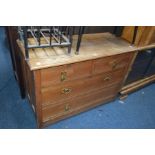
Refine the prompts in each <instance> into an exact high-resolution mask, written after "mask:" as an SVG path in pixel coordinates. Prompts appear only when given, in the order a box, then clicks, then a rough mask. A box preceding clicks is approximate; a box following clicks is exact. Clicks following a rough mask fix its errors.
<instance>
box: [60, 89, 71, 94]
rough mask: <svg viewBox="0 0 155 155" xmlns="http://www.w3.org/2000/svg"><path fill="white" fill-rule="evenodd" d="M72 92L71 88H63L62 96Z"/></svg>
mask: <svg viewBox="0 0 155 155" xmlns="http://www.w3.org/2000/svg"><path fill="white" fill-rule="evenodd" d="M71 91H72V89H71V88H63V89H62V90H61V92H62V94H69V93H70V92H71Z"/></svg>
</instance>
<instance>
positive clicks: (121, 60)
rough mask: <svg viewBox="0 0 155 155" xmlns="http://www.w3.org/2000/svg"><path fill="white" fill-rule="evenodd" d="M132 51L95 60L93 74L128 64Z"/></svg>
mask: <svg viewBox="0 0 155 155" xmlns="http://www.w3.org/2000/svg"><path fill="white" fill-rule="evenodd" d="M131 57H132V53H126V54H120V55H115V56H110V57H106V58H100V59H97V60H94V62H93V74H99V73H105V72H109V71H113V70H117V69H120V68H123V67H125V66H127V65H128V64H129V62H130V59H131Z"/></svg>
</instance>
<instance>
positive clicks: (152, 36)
mask: <svg viewBox="0 0 155 155" xmlns="http://www.w3.org/2000/svg"><path fill="white" fill-rule="evenodd" d="M134 27H135V26H125V28H124V30H123V34H122V38H123V39H125V40H127V41H129V42H130V43H132V39H133V34H134ZM154 43H155V26H138V31H137V35H136V40H135V43H134V44H135V45H137V46H147V45H149V44H154Z"/></svg>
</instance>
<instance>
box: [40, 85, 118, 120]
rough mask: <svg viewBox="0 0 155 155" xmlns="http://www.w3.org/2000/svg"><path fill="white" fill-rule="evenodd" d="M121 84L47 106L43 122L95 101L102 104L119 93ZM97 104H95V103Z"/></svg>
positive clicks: (44, 110) (44, 109)
mask: <svg viewBox="0 0 155 155" xmlns="http://www.w3.org/2000/svg"><path fill="white" fill-rule="evenodd" d="M118 87H119V85H115V86H113V87H110V88H107V89H101V90H98V91H94V92H92V93H88V94H85V95H81V96H80V97H76V98H72V99H69V100H66V101H62V102H59V103H58V104H56V105H53V106H46V107H44V108H43V112H42V114H43V122H46V121H48V120H50V119H55V118H56V117H59V116H62V115H66V114H69V113H71V112H72V111H75V110H78V109H82V108H84V107H86V106H88V105H92V104H95V103H100V104H102V103H103V102H104V101H105V100H107V99H108V98H112V97H114V96H116V95H117V90H118ZM94 106H95V105H94Z"/></svg>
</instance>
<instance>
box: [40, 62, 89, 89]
mask: <svg viewBox="0 0 155 155" xmlns="http://www.w3.org/2000/svg"><path fill="white" fill-rule="evenodd" d="M91 72H92V61H85V62H81V63H75V64H68V65H64V66H59V67H52V68H48V69H43V70H41V81H42V82H41V83H42V87H47V86H49V85H51V84H52V85H55V84H59V83H61V82H64V81H70V80H75V79H80V78H84V77H88V76H90V75H91Z"/></svg>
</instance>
